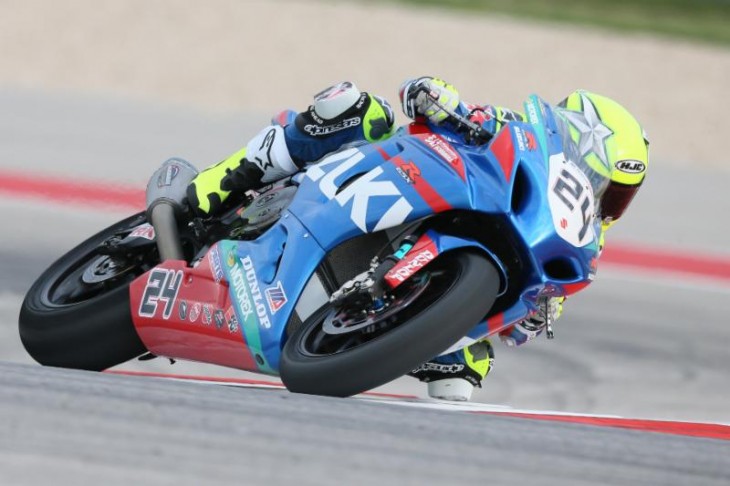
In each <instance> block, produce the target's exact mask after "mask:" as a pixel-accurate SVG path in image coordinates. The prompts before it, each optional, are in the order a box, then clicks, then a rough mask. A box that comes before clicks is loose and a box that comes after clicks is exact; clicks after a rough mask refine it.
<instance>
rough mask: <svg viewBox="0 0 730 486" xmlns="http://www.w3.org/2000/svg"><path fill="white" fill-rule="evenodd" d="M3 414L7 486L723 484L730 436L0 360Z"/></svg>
mask: <svg viewBox="0 0 730 486" xmlns="http://www.w3.org/2000/svg"><path fill="white" fill-rule="evenodd" d="M0 415H1V416H3V417H8V416H10V417H12V422H11V423H10V424H8V425H7V426H6V430H5V433H3V434H2V436H0V480H1V481H2V484H14V485H24V484H44V483H45V484H50V483H48V482H47V481H49V480H51V479H52V478H73V484H77V485H86V484H107V485H116V484H120V485H122V484H144V485H146V484H178V485H180V484H190V485H200V484H231V483H234V484H312V485H319V484H333V485H342V484H414V485H416V484H419V485H420V484H452V483H456V482H458V483H459V484H480V483H490V484H565V485H569V484H576V485H577V484H587V483H596V484H632V485H640V484H707V485H711V484H717V485H723V484H727V479H728V477H729V476H728V475H730V464H729V463H728V457H730V441H719V440H713V439H698V438H689V437H680V436H674V435H664V434H654V433H644V432H633V431H621V430H616V429H607V428H600V427H592V426H585V425H572V424H561V423H552V422H536V421H529V420H525V419H517V418H502V417H494V416H488V415H476V414H455V413H448V412H441V411H433V410H419V409H406V408H403V407H396V406H393V405H387V404H380V403H372V402H364V401H360V400H356V399H334V398H323V397H315V396H306V395H294V394H289V393H287V392H283V391H272V390H249V389H240V388H227V387H204V386H199V385H192V384H187V383H171V382H169V381H165V380H158V379H152V378H145V379H142V378H132V377H123V376H108V375H100V374H92V373H86V372H79V371H67V370H58V369H43V368H39V367H32V366H27V365H26V366H24V365H17V364H0ZM41 464H42V465H43V466H42V467H39V466H40V465H41ZM65 484H70V483H65Z"/></svg>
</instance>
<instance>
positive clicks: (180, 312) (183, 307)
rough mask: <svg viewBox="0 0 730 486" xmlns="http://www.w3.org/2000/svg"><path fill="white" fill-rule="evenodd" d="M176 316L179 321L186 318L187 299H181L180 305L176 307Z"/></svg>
mask: <svg viewBox="0 0 730 486" xmlns="http://www.w3.org/2000/svg"><path fill="white" fill-rule="evenodd" d="M177 312H178V316H179V317H180V320H181V321H184V320H185V319H187V318H188V301H187V300H181V301H180V305H179V306H178V308H177Z"/></svg>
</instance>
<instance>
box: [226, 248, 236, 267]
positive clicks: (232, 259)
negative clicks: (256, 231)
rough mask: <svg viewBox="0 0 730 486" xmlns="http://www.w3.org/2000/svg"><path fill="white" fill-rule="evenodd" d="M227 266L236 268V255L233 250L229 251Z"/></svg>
mask: <svg viewBox="0 0 730 486" xmlns="http://www.w3.org/2000/svg"><path fill="white" fill-rule="evenodd" d="M226 264H227V265H228V266H229V267H235V266H236V253H235V252H234V251H233V250H228V256H227V257H226Z"/></svg>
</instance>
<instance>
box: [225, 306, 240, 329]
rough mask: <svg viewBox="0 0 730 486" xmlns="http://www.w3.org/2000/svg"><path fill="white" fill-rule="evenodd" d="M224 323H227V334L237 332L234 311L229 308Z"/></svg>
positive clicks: (236, 320)
mask: <svg viewBox="0 0 730 486" xmlns="http://www.w3.org/2000/svg"><path fill="white" fill-rule="evenodd" d="M226 322H227V323H228V332H230V333H231V334H233V333H235V332H237V331H238V319H237V318H236V311H234V310H233V307H229V308H228V310H227V311H226Z"/></svg>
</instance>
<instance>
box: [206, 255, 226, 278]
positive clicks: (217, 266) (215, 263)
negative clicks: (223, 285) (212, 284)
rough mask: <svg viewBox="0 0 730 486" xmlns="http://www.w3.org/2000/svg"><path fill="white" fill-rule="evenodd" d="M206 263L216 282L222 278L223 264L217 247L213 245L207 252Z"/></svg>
mask: <svg viewBox="0 0 730 486" xmlns="http://www.w3.org/2000/svg"><path fill="white" fill-rule="evenodd" d="M208 265H209V266H210V272H211V274H212V275H213V278H214V279H215V281H216V283H218V282H220V281H221V280H222V279H223V265H221V254H220V252H219V251H218V247H217V246H216V247H214V248H213V249H211V250H210V251H209V252H208Z"/></svg>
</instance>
